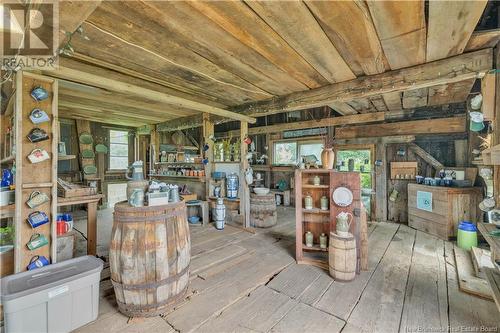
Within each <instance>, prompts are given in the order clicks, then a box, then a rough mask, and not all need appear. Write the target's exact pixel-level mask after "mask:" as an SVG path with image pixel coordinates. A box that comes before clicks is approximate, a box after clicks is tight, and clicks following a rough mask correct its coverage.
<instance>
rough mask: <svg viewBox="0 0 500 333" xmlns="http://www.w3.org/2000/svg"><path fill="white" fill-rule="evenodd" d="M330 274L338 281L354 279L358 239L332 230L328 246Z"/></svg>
mask: <svg viewBox="0 0 500 333" xmlns="http://www.w3.org/2000/svg"><path fill="white" fill-rule="evenodd" d="M328 261H329V265H328V266H329V269H330V275H331V276H332V277H333V278H334V279H335V280H337V281H344V282H346V281H352V280H354V277H355V276H356V239H354V237H353V236H352V235H351V234H349V237H340V236H338V235H337V234H336V233H333V232H330V246H329V248H328Z"/></svg>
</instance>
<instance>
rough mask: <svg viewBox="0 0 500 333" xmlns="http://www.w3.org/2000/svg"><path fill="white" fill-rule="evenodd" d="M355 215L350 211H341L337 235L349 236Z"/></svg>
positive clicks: (338, 217) (338, 218)
mask: <svg viewBox="0 0 500 333" xmlns="http://www.w3.org/2000/svg"><path fill="white" fill-rule="evenodd" d="M353 218H354V217H353V216H352V214H351V213H348V212H341V213H340V214H339V215H337V227H336V230H337V235H339V236H340V237H347V236H348V235H349V228H350V227H351V223H352V220H353Z"/></svg>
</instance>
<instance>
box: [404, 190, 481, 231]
mask: <svg viewBox="0 0 500 333" xmlns="http://www.w3.org/2000/svg"><path fill="white" fill-rule="evenodd" d="M418 191H423V192H430V193H432V211H431V212H429V211H426V210H422V209H419V208H417V192H418ZM481 199H482V191H481V188H480V187H463V188H451V187H441V186H427V185H419V184H408V225H409V226H410V227H412V228H415V229H417V230H421V231H424V232H427V233H429V234H432V235H435V236H437V237H439V238H441V239H444V240H448V239H449V238H451V237H456V235H457V227H458V223H459V222H460V221H464V220H466V221H471V222H474V223H477V222H479V221H480V218H481V212H480V210H479V207H478V205H479V202H480V201H481Z"/></svg>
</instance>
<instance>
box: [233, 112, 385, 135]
mask: <svg viewBox="0 0 500 333" xmlns="http://www.w3.org/2000/svg"><path fill="white" fill-rule="evenodd" d="M385 116H386V113H385V112H372V113H360V114H354V115H348V116H340V117H334V118H324V119H320V120H306V121H299V122H293V123H283V124H277V125H269V126H259V127H252V128H249V129H248V134H249V135H257V134H266V133H277V132H281V131H291V130H296V129H302V128H316V127H330V126H339V125H352V124H364V123H374V122H380V121H384V120H385ZM226 134H227V135H228V136H233V137H237V136H238V135H240V131H239V130H234V131H229V132H227V133H226Z"/></svg>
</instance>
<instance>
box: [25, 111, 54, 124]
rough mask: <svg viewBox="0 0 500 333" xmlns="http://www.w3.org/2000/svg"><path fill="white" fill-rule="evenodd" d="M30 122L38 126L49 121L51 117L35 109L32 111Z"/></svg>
mask: <svg viewBox="0 0 500 333" xmlns="http://www.w3.org/2000/svg"><path fill="white" fill-rule="evenodd" d="M30 120H31V122H32V123H33V124H35V125H36V124H41V123H44V122H47V121H49V120H50V117H49V115H48V114H47V113H46V112H45V111H43V110H41V109H38V108H35V109H33V110H31V113H30Z"/></svg>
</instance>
